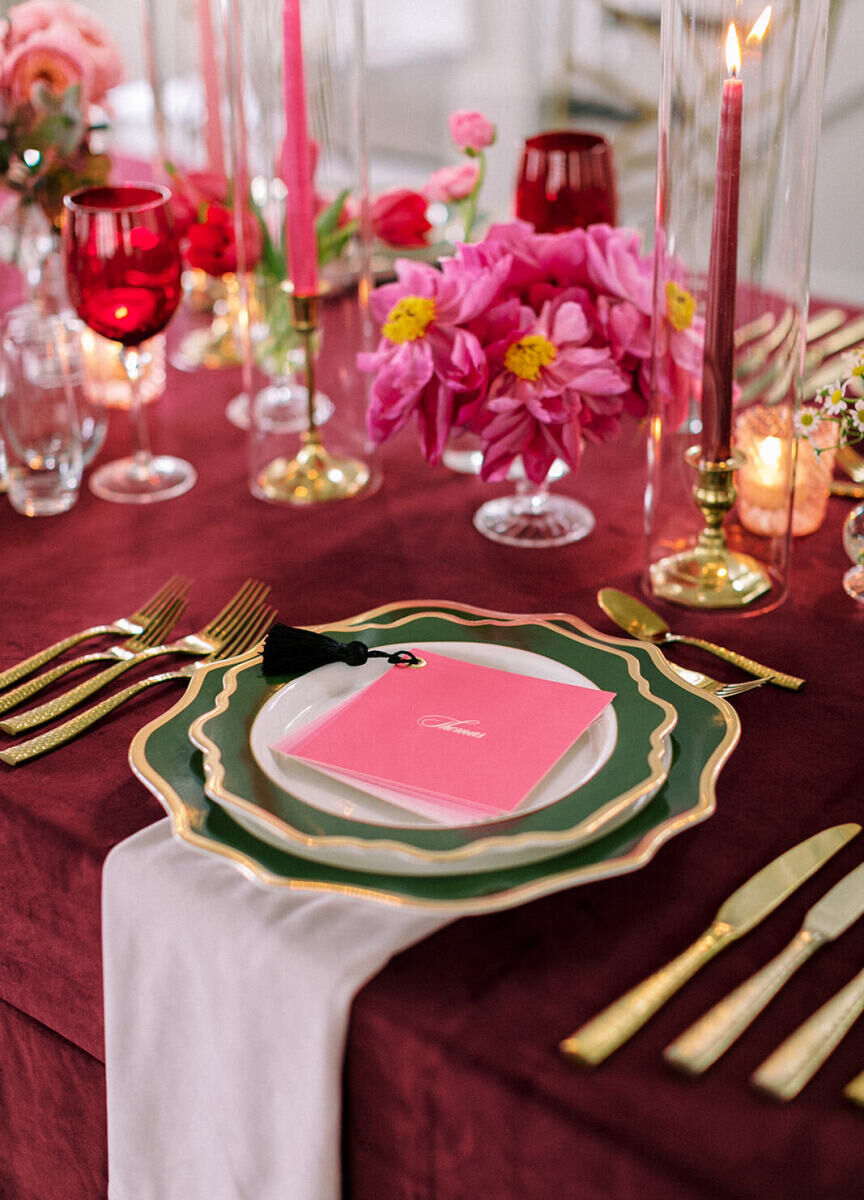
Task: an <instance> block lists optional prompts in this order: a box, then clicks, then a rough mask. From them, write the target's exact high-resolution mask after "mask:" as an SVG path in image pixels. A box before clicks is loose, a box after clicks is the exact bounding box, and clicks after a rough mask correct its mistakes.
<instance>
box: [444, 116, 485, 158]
mask: <svg viewBox="0 0 864 1200" xmlns="http://www.w3.org/2000/svg"><path fill="white" fill-rule="evenodd" d="M447 128H448V129H449V130H450V137H451V138H452V139H453V144H454V145H455V146H458V147H459V149H460V150H465V151H467V152H471V151H473V152H474V153H477V152H478V151H480V150H485V148H486V147H487V146H491V145H492V143H493V142H494V141H495V126H494V125H493V124H492V122H491V121H490V120H489V119H488V117H484V116H483V114H482V113H479V112H468V111H465V110H460V111H458V112H454V113H451V114H450V118H449V120H448V122H447Z"/></svg>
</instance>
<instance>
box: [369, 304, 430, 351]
mask: <svg viewBox="0 0 864 1200" xmlns="http://www.w3.org/2000/svg"><path fill="white" fill-rule="evenodd" d="M434 320H435V301H434V300H433V299H431V297H428V296H403V297H402V299H401V300H398V301H397V302H396V303H395V304H394V305H393V307H392V308H391V309H390V313H389V315H388V317H387V320H386V321H385V323H384V328H383V329H382V331H381V332H382V333H383V334H384V336H385V337H386V338H389V340H390V341H391V342H395V343H396V345H401V344H402V343H403V342H416V341H417V339H418V338H421V337H422V336H423V334H424V333H425V332H426V330H427V329H428V328H429V326H430V325H431V324H432V322H433V321H434Z"/></svg>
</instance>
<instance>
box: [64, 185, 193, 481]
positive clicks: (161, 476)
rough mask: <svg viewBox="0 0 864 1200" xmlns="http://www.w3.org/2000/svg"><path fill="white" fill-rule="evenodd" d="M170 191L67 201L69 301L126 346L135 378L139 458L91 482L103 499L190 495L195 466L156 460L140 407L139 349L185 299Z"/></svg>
mask: <svg viewBox="0 0 864 1200" xmlns="http://www.w3.org/2000/svg"><path fill="white" fill-rule="evenodd" d="M170 199H171V193H170V191H169V190H168V188H165V187H161V186H159V185H157V184H150V183H140V184H139V183H128V184H118V185H116V186H108V187H92V188H84V189H82V190H80V191H77V192H73V193H72V194H71V195H68V196H65V197H64V199H63V203H64V206H65V219H64V222H63V256H64V260H65V264H66V281H67V286H68V289H69V297H70V299H71V301H72V304H73V305H74V307H75V310H76V312H77V313H78V315H79V317H81V319H82V320H83V321H85V322H86V324H87V325H89V326H90V328H91V329H93V330H94V331H95V332H96V333H99V334H101V335H102V336H103V337H106V338H110V339H111V340H112V341H115V342H119V343H120V345H121V350H120V359H121V361H122V363H123V366H124V368H125V370H126V374H127V376H128V378H129V388H130V394H131V397H132V403H131V407H130V413H131V416H132V421H133V430H134V453H133V454H132V456H131V457H129V458H121V459H117V460H115V461H114V462H110V463H107V464H106V465H105V466H103V467H100V469H99V470H98V471H96V472H94V474H93V475H92V476H91V478H90V488H91V491H93V492H94V493H95V494H96V495H97V496H100V497H101V498H102V499H103V500H114V501H118V502H120V503H125V504H147V503H150V502H152V501H154V500H167V499H169V498H170V497H172V496H179V495H181V494H182V493H183V492H185V491H188V490H189V488H191V487H192V485H193V484H194V483H195V480H196V474H195V468H194V467H193V466H191V465H190V464H189V463H187V462H185V461H184V460H183V459H182V458H175V457H173V456H171V455H167V454H159V455H154V454H153V453H152V452H151V450H150V438H149V432H148V429H147V418H146V412H145V408H144V405H143V404H142V402H141V387H140V383H141V373H142V370H143V368H144V367H145V366H146V365H147V358H146V356H145V355H144V354H142V352H141V348H140V347H141V343H142V342H145V341H146V340H147V339H148V338H151V337H153V335H154V334H157V333H159V332H160V331H161V330H162V329H164V328H165V326H166V325H167V324H168V322H169V321H170V319H171V317H172V316H173V315H174V311H175V309H176V308H177V305H178V303H179V301H180V295H181V288H180V270H181V267H180V248H179V245H178V242H177V238H176V236H175V233H174V226H173V222H172V218H171V209H170V203H169V202H170Z"/></svg>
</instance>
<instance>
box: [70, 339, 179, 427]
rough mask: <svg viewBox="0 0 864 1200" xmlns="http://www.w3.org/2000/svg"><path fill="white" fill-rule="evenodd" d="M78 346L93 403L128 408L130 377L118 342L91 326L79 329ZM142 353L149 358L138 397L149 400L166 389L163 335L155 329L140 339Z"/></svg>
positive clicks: (146, 401) (149, 401)
mask: <svg viewBox="0 0 864 1200" xmlns="http://www.w3.org/2000/svg"><path fill="white" fill-rule="evenodd" d="M81 348H82V350H83V352H84V371H85V374H86V377H87V385H86V386H87V394H88V396H89V397H90V401H91V403H92V404H101V405H102V406H103V407H105V408H128V407H129V405H130V403H131V395H130V391H129V379H128V377H127V375H126V372H125V370H124V368H123V363H122V362H121V361H120V343H119V342H112V341H109V340H108V338H103V337H100V335H99V334H98V333H94V332H93V330H92V329H82V331H81ZM141 353H142V354H144V355H149V359H150V361H149V362H147V363H146V364H145V366H144V370H143V372H142V375H141V399H142V400H143V401H144V403H145V404H152V402H153V401H154V400H158V399H159V397H160V396H161V395H162V393H163V392H164V391H165V335H164V333H157V334H156V336H155V337H152V338H150V339H149V341H146V342H142V343H141Z"/></svg>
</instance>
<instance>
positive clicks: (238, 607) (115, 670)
mask: <svg viewBox="0 0 864 1200" xmlns="http://www.w3.org/2000/svg"><path fill="white" fill-rule="evenodd" d="M269 591H270V588H269V587H268V586H267V585H266V584H264V583H259V582H258V581H257V580H254V579H247V580H246V582H245V583H244V584H243V586H242V587H241V588H240V590H239V591H238V592H237V593H236V595H234V596H232V598H231V599H230V600H229V601H228V603H227V604H226V605H225V607H224V608H223V609H222V610H221V612H219V613H217V614H216V616H215V617H214V618H213V619H212V621H208V622H207V624H206V625H205V626H204V627H203V629H199V630H198V631H197V632H195V633H189V634H187V635H186V636H185V637H182V638H179V639H178V640H177V641H176V642H169V643H162V644H160V645H158V646H151V647H150V648H149V649H147V650H140V651H139V652H138V653H137V654H133V655H132V656H131V657H130V658H127V659H124V660H123V661H122V662H118V663H115V665H114V666H113V667H108V669H107V670H106V671H100V672H99V674H98V675H94V676H93V678H92V679H87V680H85V681H84V682H83V683H79V684H78V686H77V687H74V688H70V690H69V691H68V692H63V694H62V695H60V696H57V697H56V698H55V699H53V700H49V701H48V702H47V703H45V704H39V705H37V707H36V708H28V709H26V710H25V711H24V712H22V713H18V715H17V716H14V717H7V719H6V720H5V721H0V729H2V730H3V732H4V733H18V732H19V731H20V730H22V729H32V728H33V727H34V725H41V724H43V722H45V721H50V720H52V719H53V718H54V717H59V716H60V715H61V714H62V713H64V712H68V711H69V709H70V708H74V707H75V705H76V704H80V703H81V701H82V700H87V699H88V698H89V697H90V696H92V695H94V694H95V693H96V692H98V691H99V690H100V689H101V688H103V687H105V686H106V685H107V684H109V683H111V682H113V680H115V679H116V678H117V676H118V675H122V674H123V672H124V671H128V670H129V669H130V668H131V667H135V666H137V665H138V664H139V663H142V662H146V661H147V659H149V658H155V657H156V656H157V655H160V654H192V655H194V656H195V657H197V658H203V657H205V656H209V655H211V654H213V653H218V652H220V651H222V650H223V649H224V647H225V645H227V644H228V640H229V639H230V638H233V637H234V636H235V634H237V633H238V632H242V631H243V630H244V629H245V628H246V627H247V624H248V622H249V621H250V620H251V619H252V618H254V617H255V616H256V614H257V610H258V609H259V608H260V607H261V604H262V602H263V600H264V597H265V596H266V595H267V593H268V592H269Z"/></svg>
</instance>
